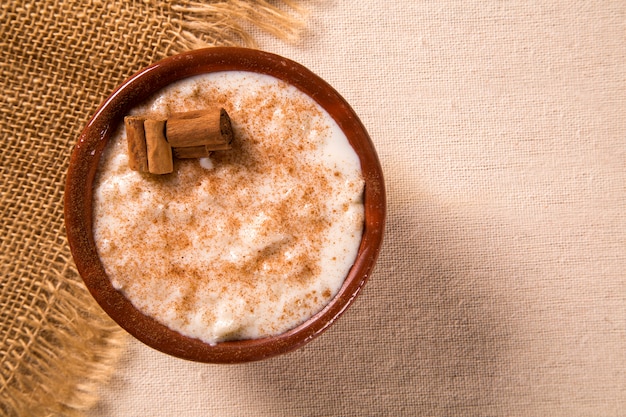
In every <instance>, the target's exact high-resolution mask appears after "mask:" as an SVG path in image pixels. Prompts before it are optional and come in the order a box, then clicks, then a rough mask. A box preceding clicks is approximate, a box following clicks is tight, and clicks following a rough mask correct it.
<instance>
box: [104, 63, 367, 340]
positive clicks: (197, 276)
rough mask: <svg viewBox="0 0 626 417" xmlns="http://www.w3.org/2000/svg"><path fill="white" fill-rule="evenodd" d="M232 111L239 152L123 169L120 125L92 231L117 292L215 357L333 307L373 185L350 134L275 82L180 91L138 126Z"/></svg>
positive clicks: (192, 83) (205, 78) (190, 84)
mask: <svg viewBox="0 0 626 417" xmlns="http://www.w3.org/2000/svg"><path fill="white" fill-rule="evenodd" d="M216 105H218V106H222V107H224V108H225V109H226V110H227V112H228V114H229V115H230V118H231V120H232V125H233V130H234V134H235V139H234V141H233V149H231V150H228V151H220V152H215V153H213V154H212V155H211V156H210V157H209V158H202V159H191V160H176V161H175V165H174V172H173V173H172V174H168V175H164V176H157V175H151V174H146V173H139V172H136V171H132V170H130V169H129V167H128V155H127V152H126V134H125V131H124V127H123V126H120V128H119V130H118V132H117V133H116V134H115V135H114V137H113V138H112V140H111V141H110V143H109V144H108V145H107V148H106V149H105V152H104V154H103V156H102V159H101V163H100V168H99V171H98V174H97V176H96V181H95V185H94V201H93V202H94V205H93V222H94V223H93V226H94V237H95V242H96V246H97V249H98V253H99V256H100V259H101V261H102V263H103V265H104V268H105V270H106V272H107V274H108V276H109V277H110V279H111V282H112V285H113V286H114V287H115V288H116V289H118V290H120V291H121V292H122V293H123V294H124V295H125V296H126V297H127V298H128V299H129V300H130V301H131V302H132V303H133V305H134V306H135V307H136V308H138V309H139V310H140V311H142V312H143V313H144V314H146V315H148V316H151V317H153V318H155V319H156V320H157V321H159V322H161V323H163V324H164V325H166V326H168V327H170V328H171V329H173V330H176V331H178V332H180V333H181V334H183V335H186V336H190V337H194V338H198V339H201V340H202V341H204V342H207V343H210V344H215V343H217V342H220V341H225V340H235V339H248V338H259V337H264V336H270V335H277V334H280V333H283V332H285V331H287V330H289V329H291V328H293V327H295V326H297V325H298V324H300V323H302V322H303V321H305V320H306V319H308V318H309V317H311V316H312V315H314V314H316V313H317V312H319V311H320V310H322V309H323V308H324V306H325V305H327V304H328V302H329V301H330V300H331V299H332V298H333V297H334V296H335V294H336V293H337V291H338V290H339V289H340V287H341V285H342V283H343V281H344V279H345V277H346V275H347V274H348V272H349V270H350V268H351V266H352V264H353V263H354V260H355V258H356V254H357V251H358V248H359V245H360V242H361V237H362V231H363V219H364V207H363V200H362V198H363V197H362V196H363V187H364V181H363V177H362V173H361V168H360V163H359V159H358V157H357V155H356V153H355V151H354V150H353V149H352V147H351V146H350V144H349V143H348V140H347V138H346V136H345V134H344V133H343V132H342V131H341V129H340V128H339V126H338V125H337V124H336V123H335V121H334V120H333V119H332V118H331V117H330V115H328V113H327V112H326V111H325V110H324V109H322V108H321V107H320V106H319V105H318V104H317V103H316V102H315V101H314V100H313V99H311V98H310V97H308V96H307V95H305V94H304V93H302V92H301V91H299V90H298V89H296V88H295V87H293V86H290V85H288V84H286V83H285V82H282V81H280V80H277V79H275V78H273V77H270V76H266V75H260V74H256V73H249V72H239V71H228V72H219V73H213V74H206V75H201V76H197V77H193V78H189V79H185V80H182V81H180V82H178V83H176V84H172V85H170V86H168V87H167V88H165V89H164V90H162V91H160V92H159V93H158V94H157V95H155V96H154V98H152V99H151V100H149V101H148V102H147V103H145V104H144V105H142V106H140V107H137V108H135V109H134V110H133V111H132V113H133V114H136V115H145V116H147V117H153V118H166V117H167V116H168V115H169V114H171V113H173V112H181V111H190V110H196V109H203V108H208V107H212V106H216Z"/></svg>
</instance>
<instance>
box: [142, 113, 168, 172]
mask: <svg viewBox="0 0 626 417" xmlns="http://www.w3.org/2000/svg"><path fill="white" fill-rule="evenodd" d="M144 130H145V134H146V149H147V153H148V171H149V172H150V173H151V174H169V173H170V172H173V171H174V161H173V159H172V147H171V146H170V144H169V143H168V142H167V140H166V139H165V121H164V120H152V119H147V120H146V121H144Z"/></svg>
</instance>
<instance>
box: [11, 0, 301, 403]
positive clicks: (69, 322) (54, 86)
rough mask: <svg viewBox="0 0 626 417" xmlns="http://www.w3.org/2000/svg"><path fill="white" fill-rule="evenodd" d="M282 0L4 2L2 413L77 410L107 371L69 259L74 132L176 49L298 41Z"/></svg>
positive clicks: (94, 313)
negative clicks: (263, 37) (252, 30)
mask: <svg viewBox="0 0 626 417" xmlns="http://www.w3.org/2000/svg"><path fill="white" fill-rule="evenodd" d="M285 3H287V2H273V3H268V2H265V1H263V0H255V1H252V0H251V1H239V0H237V1H223V2H216V1H213V2H211V1H205V2H190V1H176V2H166V1H157V0H153V1H130V2H129V1H117V2H109V1H99V0H91V1H89V0H84V1H79V0H72V1H57V0H44V1H39V0H38V1H7V2H2V4H1V5H0V89H1V91H2V94H1V95H0V110H1V114H2V117H1V118H0V146H1V147H2V148H1V149H2V150H1V151H0V152H1V158H0V190H1V194H0V196H1V199H2V200H1V206H0V226H1V228H0V236H1V237H0V265H1V268H2V281H1V284H0V285H1V287H0V306H1V309H0V318H1V320H0V363H1V365H0V414H2V415H8V416H14V415H20V416H43V415H73V414H79V413H80V412H81V411H82V410H85V409H87V408H89V406H91V405H92V404H93V402H94V400H95V398H96V395H95V391H94V389H95V387H96V386H97V385H98V383H100V382H101V381H103V380H105V379H106V377H107V376H108V374H109V373H110V370H111V369H112V366H113V364H114V363H115V359H116V357H117V356H118V354H119V352H120V349H121V346H123V344H122V339H123V335H122V333H121V331H120V330H119V328H118V327H117V326H116V325H114V324H113V323H112V322H110V321H109V319H107V318H106V317H105V316H104V314H103V313H101V311H100V309H99V307H97V306H96V305H95V303H94V302H93V301H92V300H91V297H90V296H89V295H88V293H87V292H86V290H85V289H84V288H83V286H82V283H81V282H80V279H79V278H78V277H77V273H76V271H75V268H74V266H73V263H72V260H71V255H70V253H69V249H68V246H67V244H66V240H65V234H64V228H63V203H62V199H63V187H64V180H65V172H66V169H67V163H68V159H69V155H70V152H71V149H72V146H73V145H74V143H75V141H76V139H77V137H78V134H79V133H80V131H81V129H82V127H83V126H84V124H85V123H86V122H87V120H88V118H89V116H90V115H91V114H92V113H93V112H94V111H95V109H96V107H97V106H98V105H99V104H100V102H101V101H102V100H103V99H104V98H105V97H106V96H108V95H109V94H110V93H111V92H112V91H113V89H114V88H115V87H116V86H117V85H119V84H120V83H121V82H122V81H123V80H124V79H125V78H126V77H128V76H129V75H131V74H132V73H133V72H135V71H137V70H139V69H141V68H142V67H144V66H146V65H148V64H150V63H152V62H154V61H155V60H157V59H160V58H163V57H165V56H167V55H171V54H173V53H175V52H177V51H181V50H184V49H191V48H196V47H201V46H207V45H217V44H220V45H233V44H238V45H241V44H243V45H250V44H251V43H252V42H253V40H252V38H251V37H250V36H249V35H248V34H247V31H246V27H250V26H252V25H256V26H257V27H260V28H262V29H265V30H267V31H270V32H272V33H275V34H278V35H280V36H281V37H283V38H286V39H290V38H294V37H295V36H296V34H297V30H298V29H299V28H300V27H301V25H302V22H301V21H300V20H297V19H295V18H294V17H292V14H293V13H295V12H297V11H295V10H293V7H292V6H293V4H291V6H288V5H285Z"/></svg>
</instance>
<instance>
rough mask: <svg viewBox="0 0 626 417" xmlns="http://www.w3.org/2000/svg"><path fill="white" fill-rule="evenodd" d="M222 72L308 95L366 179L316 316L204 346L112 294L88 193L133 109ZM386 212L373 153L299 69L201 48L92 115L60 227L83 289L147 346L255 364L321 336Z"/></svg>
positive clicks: (368, 254) (321, 87)
mask: <svg viewBox="0 0 626 417" xmlns="http://www.w3.org/2000/svg"><path fill="white" fill-rule="evenodd" d="M225 70H245V71H253V72H258V73H262V74H269V75H272V76H274V77H277V78H279V79H282V80H284V81H286V82H288V83H290V84H292V85H294V86H295V87H297V88H299V89H300V90H302V91H303V92H305V93H306V94H308V95H309V96H311V97H312V98H313V99H314V100H316V101H317V102H318V103H319V104H320V105H321V106H322V107H323V108H324V109H326V111H327V112H328V113H329V114H330V115H331V116H332V117H333V118H334V119H335V120H336V122H337V123H338V124H339V126H340V127H341V129H342V130H343V131H344V133H345V134H346V136H347V137H348V140H349V142H350V144H351V145H352V147H353V148H354V149H355V150H356V152H357V154H358V156H359V158H360V161H361V167H362V170H363V174H364V177H365V198H364V201H365V230H364V234H363V239H362V241H361V246H360V248H359V251H358V255H357V259H356V261H355V263H354V265H353V266H352V268H351V270H350V273H349V274H348V276H347V278H346V280H345V282H344V283H343V286H342V287H341V289H340V290H339V292H338V294H337V295H336V296H335V297H334V298H333V299H332V300H331V302H330V303H329V304H328V305H327V306H326V307H325V308H324V309H323V310H322V311H320V312H319V313H318V314H316V315H315V316H313V317H311V318H310V319H308V320H307V321H306V322H304V323H303V324H301V325H300V326H298V327H296V328H294V329H292V330H290V331H288V332H286V333H283V334H281V335H278V336H273V337H267V338H262V339H252V340H241V341H229V342H221V343H218V344H216V345H213V346H211V345H209V344H206V343H204V342H202V341H200V340H198V339H193V338H189V337H186V336H183V335H181V334H180V333H178V332H175V331H173V330H170V329H169V328H168V327H166V326H164V325H162V324H160V323H158V322H156V321H155V320H154V319H152V318H150V317H147V316H145V315H144V314H142V313H141V312H139V311H138V310H137V309H136V308H135V307H133V305H132V304H131V302H130V301H129V300H128V299H127V298H125V297H124V295H122V293H120V292H118V291H117V290H115V289H114V288H113V286H112V285H111V282H110V281H109V278H108V277H107V274H106V272H105V270H104V267H103V265H102V263H101V261H100V258H99V257H98V253H97V250H96V245H95V242H94V237H93V232H92V187H93V182H94V177H95V174H96V170H97V168H98V162H99V159H100V155H101V154H102V151H103V149H104V147H105V146H106V144H107V142H108V140H109V138H110V137H111V136H112V135H113V133H114V131H115V128H116V126H118V125H120V124H121V123H122V122H123V117H124V115H126V114H128V113H129V110H130V109H131V108H132V107H135V106H136V105H138V104H139V103H141V102H143V101H144V100H146V99H148V98H149V97H150V96H151V95H152V94H154V93H156V92H157V91H158V90H160V89H161V88H162V87H165V86H166V85H168V84H171V83H173V82H175V81H178V80H180V79H183V78H186V77H190V76H193V75H198V74H203V73H210V72H216V71H225ZM385 210H386V209H385V188H384V182H383V174H382V170H381V166H380V163H379V161H378V157H377V155H376V151H375V149H374V146H373V144H372V141H371V140H370V138H369V136H368V134H367V132H366V130H365V128H364V127H363V125H362V124H361V122H360V120H359V118H358V117H357V115H356V114H355V113H354V111H353V110H352V109H351V108H350V106H349V105H348V103H347V102H346V101H345V100H344V99H343V98H342V97H341V96H340V95H339V94H338V93H337V91H335V90H334V89H333V88H332V87H331V86H330V85H328V84H327V83H326V82H325V81H323V80H322V79H320V78H319V77H318V76H316V75H315V74H313V73H312V72H311V71H309V70H308V69H306V68H304V67H303V66H302V65H300V64H297V63H295V62H293V61H290V60H288V59H285V58H283V57H280V56H277V55H274V54H270V53H266V52H261V51H257V50H252V49H244V48H208V49H203V50H196V51H192V52H188V53H183V54H180V55H176V56H173V57H170V58H167V59H164V60H162V61H160V62H157V63H155V64H154V65H151V66H150V67H148V68H145V69H143V70H142V71H139V72H138V73H137V74H135V75H133V76H132V77H130V78H129V79H128V80H126V81H125V82H124V83H123V84H122V85H121V86H120V87H119V88H118V89H117V90H115V92H113V94H111V96H110V97H109V98H108V99H107V100H106V101H105V102H104V103H103V104H102V105H101V106H100V107H99V108H98V110H97V111H96V113H95V115H94V116H93V117H92V119H91V120H90V121H89V123H88V124H87V126H86V127H85V129H84V130H83V132H82V133H81V135H80V137H79V139H78V143H77V144H76V146H75V148H74V150H73V152H72V156H71V160H70V166H69V170H68V174H67V181H66V189H65V225H66V229H67V235H68V241H69V244H70V248H71V251H72V255H73V257H74V261H75V263H76V266H77V268H78V271H79V273H80V275H81V277H82V279H83V280H84V282H85V284H86V285H87V288H88V289H89V291H90V292H91V294H92V295H93V297H94V298H95V299H96V301H97V302H98V303H99V304H100V306H101V307H102V308H103V309H104V311H105V312H106V313H107V314H108V315H109V316H111V318H112V319H113V320H115V321H116V322H117V323H118V324H119V325H120V326H121V327H123V328H124V329H126V330H127V331H128V332H129V333H131V334H132V335H133V336H135V337H136V338H137V339H139V340H140V341H142V342H143V343H145V344H147V345H148V346H151V347H153V348H155V349H157V350H160V351H162V352H164V353H167V354H170V355H173V356H177V357H180V358H184V359H190V360H194V361H200V362H212V363H236V362H246V361H254V360H260V359H264V358H268V357H271V356H274V355H278V354H281V353H285V352H289V351H291V350H294V349H296V348H298V347H300V346H302V345H304V344H305V343H307V342H309V341H310V340H312V339H313V338H315V337H316V336H318V335H319V334H320V333H321V332H323V331H324V330H325V329H327V328H328V327H329V326H330V325H331V324H332V323H333V322H334V321H335V320H336V319H337V318H338V317H339V316H340V315H341V314H342V313H343V312H344V311H345V310H346V308H347V307H348V306H349V305H350V304H351V303H352V302H353V301H354V299H355V297H356V296H357V295H358V294H359V292H360V291H361V289H362V288H363V285H364V284H365V282H366V281H367V278H368V276H369V275H370V274H371V272H372V268H373V266H374V263H375V261H376V258H377V255H378V252H379V249H380V246H381V243H382V236H383V228H384V221H385Z"/></svg>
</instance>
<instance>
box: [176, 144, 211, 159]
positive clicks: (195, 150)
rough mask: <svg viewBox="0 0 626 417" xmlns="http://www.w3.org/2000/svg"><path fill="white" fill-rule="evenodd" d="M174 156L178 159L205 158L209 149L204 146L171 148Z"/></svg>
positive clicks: (209, 152)
mask: <svg viewBox="0 0 626 417" xmlns="http://www.w3.org/2000/svg"><path fill="white" fill-rule="evenodd" d="M172 152H174V156H175V157H176V158H178V159H191V158H206V157H207V156H209V155H211V151H209V150H208V149H207V147H206V146H190V147H188V148H172Z"/></svg>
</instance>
